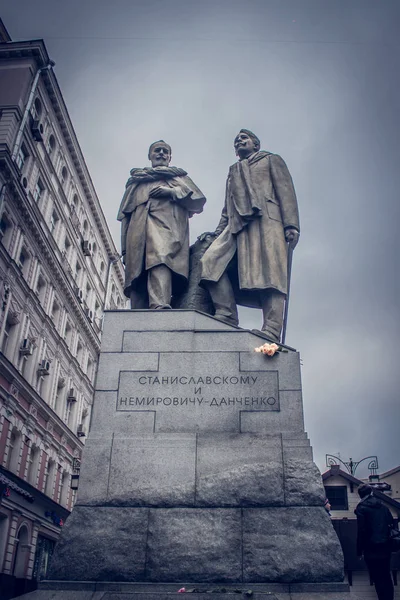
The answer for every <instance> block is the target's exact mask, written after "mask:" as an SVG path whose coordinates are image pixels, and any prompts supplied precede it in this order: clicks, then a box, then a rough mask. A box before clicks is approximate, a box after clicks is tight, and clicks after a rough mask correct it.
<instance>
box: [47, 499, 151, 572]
mask: <svg viewBox="0 0 400 600" xmlns="http://www.w3.org/2000/svg"><path fill="white" fill-rule="evenodd" d="M147 522H148V509H146V508H105V507H84V506H76V507H75V509H74V511H73V512H72V514H71V516H70V517H69V518H68V520H67V522H66V524H65V527H64V529H63V533H62V536H61V538H60V540H59V542H58V544H57V547H56V550H55V553H54V555H53V559H52V562H51V566H50V573H49V579H58V580H76V581H88V580H90V581H107V580H108V581H138V580H143V579H144V569H145V556H146V535H147Z"/></svg>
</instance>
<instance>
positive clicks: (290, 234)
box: [285, 227, 300, 249]
mask: <svg viewBox="0 0 400 600" xmlns="http://www.w3.org/2000/svg"><path fill="white" fill-rule="evenodd" d="M299 237H300V233H299V232H298V231H297V229H295V228H294V227H288V228H287V229H285V240H286V241H287V242H288V243H289V244H290V245H291V247H292V249H293V248H295V247H296V246H297V242H298V241H299Z"/></svg>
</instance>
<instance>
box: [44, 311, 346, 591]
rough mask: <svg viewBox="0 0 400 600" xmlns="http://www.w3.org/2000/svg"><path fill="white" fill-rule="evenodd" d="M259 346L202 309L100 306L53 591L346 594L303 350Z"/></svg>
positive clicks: (249, 335)
mask: <svg viewBox="0 0 400 600" xmlns="http://www.w3.org/2000/svg"><path fill="white" fill-rule="evenodd" d="M264 342H265V340H264V339H262V338H261V337H258V336H257V335H255V334H253V333H250V332H248V331H245V330H242V329H239V328H235V327H231V326H229V325H225V324H224V323H222V322H220V321H218V320H217V319H215V318H213V317H211V316H208V315H205V314H203V313H199V312H197V311H191V310H169V311H139V310H135V311H116V312H108V313H106V316H105V324H104V334H103V340H102V352H101V356H100V364H99V371H98V377H97V385H96V395H95V401H94V408H93V417H92V423H91V430H90V436H89V438H88V440H87V444H86V448H85V453H84V457H83V462H82V470H81V477H80V483H79V493H78V502H77V504H76V506H75V508H74V510H73V512H72V514H71V516H70V517H69V518H68V520H67V523H66V525H65V527H64V530H63V532H62V535H61V539H60V541H59V543H58V546H57V548H56V551H55V555H54V557H53V561H52V565H51V573H50V575H51V579H52V580H58V582H59V583H58V584H57V585H58V586H61V588H62V586H63V584H62V582H63V581H65V585H64V588H63V589H64V590H67V589H70V588H68V585H71V583H69V584H67V581H69V582H71V581H75V582H83V581H85V582H93V585H97V584H98V582H107V581H108V582H142V583H143V585H145V582H147V585H153V586H154V585H159V586H160V585H162V584H164V585H166V584H168V583H171V584H173V586H172V587H174V586H175V585H177V586H178V587H176V589H178V588H179V587H181V586H182V585H186V586H189V587H190V586H192V587H196V588H197V587H198V586H199V585H200V587H202V586H203V587H204V586H211V587H210V589H212V588H213V587H215V586H221V585H228V586H230V587H231V588H232V590H233V589H234V588H235V587H236V588H240V589H242V586H243V589H244V590H245V589H247V588H248V587H250V588H251V587H252V585H253V586H254V585H256V586H257V585H262V586H264V587H263V588H262V589H263V590H264V593H266V590H267V589H268V586H271V585H272V586H274V585H275V586H278V587H279V586H281V587H280V588H279V590H278V591H280V593H281V594H283V595H282V596H279V594H278V596H277V597H282V598H286V596H285V594H286V593H287V594H289V592H290V593H292V597H295V596H293V593H294V592H295V589H294V588H293V586H296V585H298V586H300V588H301V586H302V585H303V586H304V585H308V586H309V587H308V588H307V590H305V593H306V596H307V598H311V597H313V596H312V594H311V588H312V587H313V586H314V588H313V589H314V590H315V592H316V593H317V592H319V595H318V596H315V598H317V597H318V598H325V597H326V598H329V597H331V598H333V597H336V596H337V595H338V594H339V596H340V598H343V599H344V598H345V596H346V595H347V594H346V590H347V587H346V585H345V584H342V583H340V582H342V580H343V557H342V552H341V548H340V545H339V542H338V539H337V537H336V534H335V532H334V530H333V527H332V525H331V523H330V519H329V516H328V514H327V513H326V511H325V510H324V508H323V502H324V490H323V486H322V482H321V477H320V474H319V471H318V469H317V467H316V466H315V465H314V463H313V459H312V450H311V447H310V443H309V440H308V438H307V435H306V433H305V431H304V422H303V407H302V395H301V379H300V359H299V354H298V353H297V352H295V351H288V352H282V353H278V354H276V355H275V356H274V357H272V358H269V357H266V356H264V355H261V354H257V353H255V352H254V348H255V347H256V346H259V345H261V344H262V343H264ZM60 582H61V583H60ZM174 582H178V583H177V584H175V583H174ZM199 582H200V583H199ZM48 585H50V587H51V582H50V584H48ZM86 585H88V584H86ZM136 585H138V583H136ZM282 586H286V588H287V589H286V588H282ZM310 586H311V587H310ZM315 586H317V587H315ZM318 586H320V587H319V588H318ZM321 586H322V588H321ZM329 586H331V587H329ZM300 588H299V590H297V592H296V593H298V594H299V599H300V597H302V596H300V593H301V592H302V589H300ZM75 589H77V588H75ZM80 589H82V588H80ZM98 589H99V588H97V587H94V588H93V590H98ZM104 589H106V588H103V590H104ZM148 589H149V588H148ZM160 589H161V588H160ZM163 589H164V591H166V590H167V588H163ZM269 589H270V590H271V591H270V594H272V593H273V589H272V588H271V587H270V588H269ZM321 589H322V591H323V593H322V595H321ZM121 591H122V590H121V589H119V590H118V592H119V593H121ZM137 591H138V588H136V592H137ZM171 591H172V590H171ZM259 592H260V593H261V590H259ZM42 593H44V591H43V592H42ZM91 593H93V591H92V592H91ZM107 593H111V592H107ZM126 593H128V592H126ZM132 593H133V592H132ZM324 594H325V595H324ZM329 594H333V595H331V596H330V595H329ZM52 597H53V596H52ZM56 597H57V596H54V598H56ZM119 597H121V598H122V596H121V595H119V596H118V598H119ZM123 597H124V598H125V596H123ZM158 597H160V596H158ZM270 597H271V598H273V596H272V595H270ZM289 597H290V596H289V595H287V598H289ZM60 598H61V596H60ZM107 598H108V596H107ZM110 598H111V596H110Z"/></svg>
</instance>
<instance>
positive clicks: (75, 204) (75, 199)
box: [72, 194, 79, 214]
mask: <svg viewBox="0 0 400 600" xmlns="http://www.w3.org/2000/svg"><path fill="white" fill-rule="evenodd" d="M72 206H73V207H74V210H75V212H76V213H77V214H78V208H79V198H78V194H74V195H73V197H72Z"/></svg>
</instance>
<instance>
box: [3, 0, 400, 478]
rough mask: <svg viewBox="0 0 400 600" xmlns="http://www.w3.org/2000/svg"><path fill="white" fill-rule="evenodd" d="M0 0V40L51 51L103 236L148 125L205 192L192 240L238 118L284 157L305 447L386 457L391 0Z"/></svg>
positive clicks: (391, 309) (393, 271)
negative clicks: (293, 232)
mask: <svg viewBox="0 0 400 600" xmlns="http://www.w3.org/2000/svg"><path fill="white" fill-rule="evenodd" d="M2 4H3V6H2V9H1V11H2V18H3V20H4V23H5V25H6V27H7V28H8V29H9V32H10V34H11V36H12V37H13V39H15V40H19V39H32V38H43V39H44V40H45V42H46V45H47V48H48V51H49V54H50V56H51V58H52V59H53V60H55V62H56V67H55V73H56V75H57V78H58V81H59V83H60V86H61V89H62V91H63V94H64V98H65V101H66V103H67V106H68V109H69V111H70V115H71V118H72V120H73V123H74V126H75V129H76V132H77V134H78V139H79V141H80V143H81V146H82V149H83V152H84V155H85V158H86V161H87V163H88V166H89V169H90V172H91V175H92V178H93V180H94V183H95V186H96V189H97V193H98V195H99V198H100V202H101V204H102V207H103V210H104V213H105V215H106V217H107V220H108V223H109V226H110V229H111V231H112V233H113V236H114V239H115V240H116V242H117V244H119V226H118V224H117V222H116V221H115V217H116V213H117V209H118V205H119V202H120V199H121V196H122V192H123V189H124V185H125V181H126V179H127V177H128V174H129V170H130V169H131V168H132V167H133V166H144V165H145V164H147V148H148V146H149V144H150V143H151V142H152V141H154V140H157V139H160V138H163V139H165V140H166V141H168V142H169V143H170V144H171V146H172V150H173V160H172V164H174V165H176V166H179V167H183V168H185V169H186V170H187V171H188V172H189V174H190V176H191V177H192V178H193V179H194V181H195V182H196V183H197V185H198V186H199V187H200V188H201V189H202V191H203V192H204V194H205V195H206V196H207V198H208V203H207V205H206V208H205V211H204V213H203V214H202V215H200V216H195V217H194V218H193V219H192V222H191V235H192V240H193V241H194V240H195V238H196V236H197V235H199V234H200V233H201V232H203V231H206V230H210V229H211V230H212V229H214V227H215V226H216V224H217V222H218V219H219V215H220V212H221V208H222V204H223V195H224V187H225V179H226V174H227V171H228V167H229V165H230V164H232V163H233V162H234V161H235V155H234V152H233V138H234V136H235V134H236V133H237V131H238V130H239V129H240V128H241V127H246V128H249V129H252V130H253V131H254V132H256V133H257V135H258V136H259V137H260V138H261V140H262V147H263V148H264V149H265V150H269V151H272V152H275V153H278V154H280V155H281V156H283V158H284V159H285V160H286V162H287V164H288V166H289V169H290V171H291V173H292V176H293V179H294V183H295V187H296V191H297V195H298V200H299V206H300V216H301V225H302V233H301V239H300V242H299V245H298V247H297V248H296V251H295V257H294V264H293V278H292V297H291V305H290V314H289V328H288V337H287V343H288V344H290V345H292V346H294V347H296V348H297V349H298V350H299V351H300V352H301V356H302V360H303V385H304V406H305V418H306V429H307V431H308V433H309V435H310V438H311V443H312V445H313V447H314V453H315V458H316V461H317V463H318V466H319V467H320V468H321V469H323V468H324V463H325V454H326V453H333V454H337V453H338V452H339V453H340V455H341V457H342V458H343V459H345V460H347V459H348V458H349V457H350V456H351V457H352V458H353V459H354V460H357V459H360V458H363V457H364V456H367V455H375V454H376V455H377V456H378V458H379V463H380V467H381V471H383V470H387V469H390V468H392V467H394V466H397V465H398V464H400V401H399V391H398V390H399V383H400V381H399V380H400V376H399V372H400V365H399V362H400V361H399V351H398V346H399V343H400V327H399V321H400V319H399V287H400V285H399V279H400V269H399V260H398V238H399V228H400V208H399V206H400V199H399V189H400V142H399V106H400V92H399V83H398V82H399V73H400V42H399V36H398V25H399V22H400V3H399V2H398V0H393V1H392V0H245V1H243V0H240V1H239V0H168V1H165V0H113V1H112V2H109V1H106V0H79V1H77V0H69V1H68V2H64V1H62V0H37V1H36V2H32V1H31V0H29V1H28V0H13V2H12V3H11V2H8V3H6V2H5V1H4V0H3V3H2ZM260 324H261V313H260V312H259V311H252V310H250V309H243V310H242V311H241V325H242V326H243V327H246V328H254V327H259V326H260ZM357 474H358V475H363V474H364V472H362V471H361V470H360V471H358V472H357Z"/></svg>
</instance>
